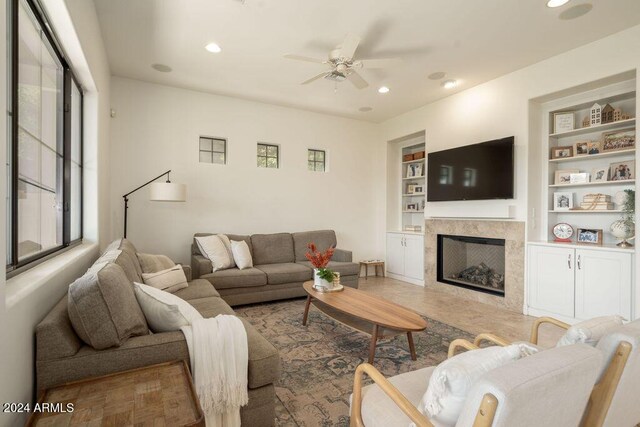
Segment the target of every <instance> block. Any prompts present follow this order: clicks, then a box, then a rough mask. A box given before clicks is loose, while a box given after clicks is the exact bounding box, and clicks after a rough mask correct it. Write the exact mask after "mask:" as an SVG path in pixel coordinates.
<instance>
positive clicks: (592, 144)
mask: <svg viewBox="0 0 640 427" xmlns="http://www.w3.org/2000/svg"><path fill="white" fill-rule="evenodd" d="M588 147H589V154H600V151H602V144H601V143H600V141H589V143H588Z"/></svg>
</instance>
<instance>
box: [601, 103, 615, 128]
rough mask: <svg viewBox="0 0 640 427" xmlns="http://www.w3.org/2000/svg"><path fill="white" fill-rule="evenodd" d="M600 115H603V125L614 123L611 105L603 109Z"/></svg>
mask: <svg viewBox="0 0 640 427" xmlns="http://www.w3.org/2000/svg"><path fill="white" fill-rule="evenodd" d="M600 115H601V119H600V122H601V123H602V124H605V123H612V122H613V107H612V106H611V104H607V105H605V106H604V108H603V109H602V113H600Z"/></svg>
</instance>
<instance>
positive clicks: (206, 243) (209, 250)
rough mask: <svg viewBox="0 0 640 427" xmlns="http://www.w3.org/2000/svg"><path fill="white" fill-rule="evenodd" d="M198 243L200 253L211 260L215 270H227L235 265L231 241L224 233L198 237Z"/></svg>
mask: <svg viewBox="0 0 640 427" xmlns="http://www.w3.org/2000/svg"><path fill="white" fill-rule="evenodd" d="M196 244H197V245H198V248H199V249H200V253H202V255H204V256H205V257H206V258H207V259H209V260H210V261H211V265H212V268H213V271H218V270H226V269H227V268H232V267H235V266H236V264H235V262H234V261H233V252H231V242H230V241H229V238H228V237H227V236H225V235H224V234H212V235H211V236H198V237H196Z"/></svg>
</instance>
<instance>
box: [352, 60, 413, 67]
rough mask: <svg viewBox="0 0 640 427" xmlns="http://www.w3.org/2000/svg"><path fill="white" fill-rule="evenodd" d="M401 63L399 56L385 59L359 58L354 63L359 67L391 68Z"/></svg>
mask: <svg viewBox="0 0 640 427" xmlns="http://www.w3.org/2000/svg"><path fill="white" fill-rule="evenodd" d="M400 64H402V59H400V58H386V59H361V60H358V61H357V62H356V64H354V66H358V67H359V68H369V69H371V68H393V67H397V66H398V65H400Z"/></svg>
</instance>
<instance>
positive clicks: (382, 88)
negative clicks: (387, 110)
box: [378, 86, 389, 93]
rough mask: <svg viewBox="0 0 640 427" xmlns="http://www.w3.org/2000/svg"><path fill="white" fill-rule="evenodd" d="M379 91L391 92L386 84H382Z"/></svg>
mask: <svg viewBox="0 0 640 427" xmlns="http://www.w3.org/2000/svg"><path fill="white" fill-rule="evenodd" d="M378 93H389V88H388V87H386V86H380V87H379V88H378Z"/></svg>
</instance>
